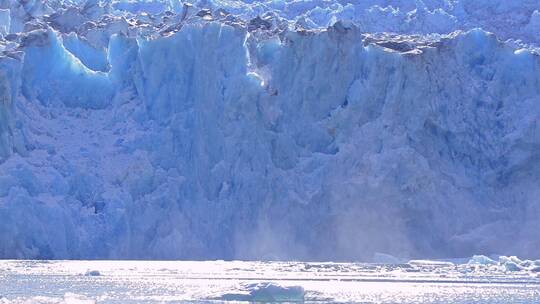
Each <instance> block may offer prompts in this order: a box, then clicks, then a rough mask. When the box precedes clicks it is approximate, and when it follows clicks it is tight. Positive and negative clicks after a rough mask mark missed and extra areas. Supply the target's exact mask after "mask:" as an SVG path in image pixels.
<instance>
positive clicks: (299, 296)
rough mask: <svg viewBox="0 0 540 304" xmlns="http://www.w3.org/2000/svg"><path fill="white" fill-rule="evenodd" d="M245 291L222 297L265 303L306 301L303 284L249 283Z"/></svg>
mask: <svg viewBox="0 0 540 304" xmlns="http://www.w3.org/2000/svg"><path fill="white" fill-rule="evenodd" d="M242 289H243V290H244V291H245V292H244V293H238V294H236V293H230V294H225V295H223V296H222V297H221V298H220V299H222V300H227V301H249V302H264V303H281V302H285V303H291V302H304V296H305V291H304V288H303V287H302V286H284V285H280V284H277V283H273V282H261V283H255V284H247V285H245V286H243V287H242Z"/></svg>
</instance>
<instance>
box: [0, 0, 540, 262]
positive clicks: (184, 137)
mask: <svg viewBox="0 0 540 304" xmlns="http://www.w3.org/2000/svg"><path fill="white" fill-rule="evenodd" d="M402 2H403V5H405V4H406V3H408V2H406V1H402ZM37 3H38V2H36V3H34V6H31V8H32V9H29V8H28V6H30V5H31V4H32V3H31V2H29V3H28V4H26V5H27V7H26V8H21V7H19V6H15V7H14V5H15V4H10V5H11V6H9V5H7V4H4V7H9V8H10V9H11V15H12V19H13V20H15V24H16V23H17V22H18V21H17V20H16V17H13V16H15V14H14V13H13V12H14V11H15V12H16V11H17V10H23V11H25V12H27V13H29V12H31V13H32V14H34V15H35V17H34V19H32V20H31V21H27V22H26V23H25V24H23V25H22V26H21V27H24V28H26V30H25V32H24V33H18V32H20V30H18V29H16V30H12V31H11V32H12V36H6V38H5V39H4V40H3V41H4V42H3V44H2V47H3V48H4V51H3V56H2V57H1V58H0V84H1V86H0V88H1V90H0V91H1V92H2V94H1V96H2V102H1V103H0V161H1V163H0V172H1V175H0V244H1V245H0V257H3V258H130V259H143V258H159V259H178V258H180V259H218V258H221V259H310V260H370V259H371V258H372V257H373V254H374V253H376V252H384V253H389V254H393V255H396V256H400V257H458V256H469V255H472V254H473V253H485V254H492V253H498V254H518V255H523V256H527V257H538V252H539V249H540V239H539V238H538V235H537V231H538V229H539V228H540V220H539V217H538V215H539V214H540V203H539V201H538V197H540V187H538V185H539V182H540V157H539V154H538V151H540V133H539V130H538V129H539V125H538V117H540V107H539V106H538V104H539V102H540V56H539V52H538V50H537V48H536V47H535V46H534V45H535V43H536V41H535V40H534V39H533V40H527V41H526V42H525V43H519V42H516V41H502V40H500V39H499V38H498V37H503V36H504V34H500V33H497V35H498V36H497V35H495V34H491V33H488V32H486V31H484V30H481V29H474V30H468V31H456V32H453V31H452V30H454V28H449V29H450V32H449V33H444V30H442V31H439V30H438V28H436V27H435V29H434V30H433V31H434V32H437V31H438V33H436V34H431V35H418V33H417V32H416V31H414V30H410V29H407V30H404V31H407V32H411V31H412V32H413V33H415V35H403V34H400V33H401V32H400V31H398V30H396V31H394V32H397V33H388V32H384V33H380V32H376V31H375V30H373V31H370V30H367V31H366V30H364V29H363V28H362V25H354V24H352V23H350V22H345V21H341V22H335V23H332V25H330V26H328V25H327V24H323V26H324V28H311V29H310V28H309V27H306V28H299V27H298V26H296V25H294V26H292V25H291V24H289V23H287V22H288V21H283V20H281V19H279V18H285V17H287V16H285V17H283V16H282V17H279V18H278V17H275V18H274V19H260V18H259V19H253V20H254V21H253V20H252V21H251V22H249V23H248V24H246V22H244V21H242V20H243V19H238V18H237V17H233V16H232V15H229V14H227V15H224V16H222V17H220V15H219V13H218V12H216V11H215V9H217V6H216V5H217V4H216V3H215V2H212V3H211V5H210V8H211V10H208V11H205V10H201V11H198V9H196V7H195V8H194V7H193V6H183V7H182V6H179V5H175V6H171V5H172V4H171V3H172V2H170V3H166V2H159V1H155V2H148V3H145V4H141V3H139V4H135V3H134V2H131V3H127V2H125V3H124V2H123V3H120V2H117V3H116V2H115V3H113V4H112V7H110V6H107V5H103V4H101V3H99V2H97V1H88V2H86V4H84V5H83V6H82V9H80V8H77V6H66V5H65V4H64V6H63V7H55V6H54V4H55V2H51V3H50V6H48V7H43V6H39V5H38V4H37ZM261 3H262V2H260V3H259V2H257V3H254V4H253V5H251V6H248V5H247V4H246V7H244V6H241V9H242V11H238V12H235V13H236V14H237V15H239V16H241V17H242V18H248V17H250V15H249V14H251V13H254V12H253V11H251V10H247V9H246V10H244V8H250V9H254V8H256V7H258V6H257V5H262V4H261ZM276 3H277V2H276ZM284 3H286V5H288V6H291V5H294V3H293V2H284ZM434 3H435V2H434ZM177 4H178V3H177ZM301 4H302V5H306V3H305V2H298V3H297V4H296V5H299V7H300V8H304V6H302V5H301ZM372 4H373V6H370V7H368V8H366V9H362V11H364V12H367V11H369V10H377V9H381V6H377V5H375V4H376V3H375V2H374V3H372ZM167 5H168V6H171V7H168V6H167ZM194 5H195V6H197V5H201V4H198V3H195V4H194ZM337 5H343V4H339V3H336V6H337ZM348 5H349V7H350V6H351V5H352V7H353V8H354V9H356V10H358V11H360V10H361V5H356V6H355V5H353V4H348ZM381 5H382V4H381ZM425 5H427V4H425ZM462 5H465V6H467V5H469V6H470V5H473V4H472V3H469V2H463V4H462ZM534 5H535V4H534V2H530V3H529V2H527V1H523V3H522V5H521V6H519V8H521V9H522V11H527V12H530V14H531V20H532V18H533V17H534V14H535V11H534V10H531V8H534ZM222 7H226V8H228V7H227V6H226V5H222ZM166 8H167V9H170V10H171V11H173V12H169V13H167V14H165V13H159V12H160V10H164V9H166ZM212 9H213V10H212ZM321 9H323V8H321V7H319V8H318V9H317V8H312V9H310V10H309V11H310V12H311V14H314V11H320V10H321ZM385 9H386V10H389V9H390V8H388V7H386V8H385ZM392 9H394V8H392ZM424 9H425V10H428V11H429V10H430V9H432V8H427V6H426V8H424ZM119 10H131V11H132V12H131V13H125V12H124V13H122V14H120V13H118V11H119ZM323 10H324V9H323ZM416 10H417V12H418V8H417V7H416ZM140 11H147V12H150V14H141V13H140ZM283 11H284V12H286V11H290V10H283ZM335 11H336V10H331V11H329V13H325V16H326V17H328V16H329V15H332V14H334V13H335ZM338 11H339V10H338ZM51 12H55V13H51ZM107 12H109V13H111V12H112V13H111V14H112V15H105V17H102V15H103V14H106V13H107ZM201 12H202V13H201ZM209 12H211V13H210V14H211V16H212V17H211V18H209V17H208V16H209V15H208V14H209ZM432 12H439V13H440V11H437V10H435V11H432ZM297 13H298V14H300V13H302V15H301V17H303V18H306V16H307V15H309V14H307V13H306V10H305V9H299V12H297ZM504 13H505V12H504V10H503V12H502V13H501V14H502V15H504ZM29 14H30V13H29ZM125 14H127V15H125ZM283 14H285V13H283ZM291 14H292V13H291ZM330 17H332V16H330ZM99 18H101V19H99ZM287 18H289V19H291V18H292V17H291V16H288V17H287ZM295 18H296V17H295ZM456 18H457V17H456ZM212 19H213V20H212ZM310 19H311V18H310ZM342 19H344V18H342ZM74 20H75V21H74ZM81 20H82V21H81ZM85 20H86V21H85ZM267 20H270V21H271V22H270V21H267ZM386 20H391V19H386ZM426 20H427V19H426ZM353 21H354V20H353ZM83 22H86V23H83ZM159 22H163V23H165V24H164V25H163V24H161V23H159ZM281 22H285V25H284V24H283V23H281ZM295 22H296V20H295ZM472 22H473V21H471V23H472ZM486 22H487V21H486ZM274 23H276V24H274ZM297 23H298V22H297ZM373 23H375V21H374V22H373ZM435 23H437V24H441V23H440V22H439V21H437V22H435ZM528 24H529V25H530V24H531V23H528ZM317 25H320V24H317ZM529 25H527V26H529ZM156 27H161V29H156ZM12 28H13V26H12ZM421 28H422V29H423V30H425V31H427V28H432V27H430V26H425V27H421ZM501 28H503V27H501ZM520 29H521V27H520ZM383 31H386V29H385V28H384V27H383ZM531 45H532V46H531Z"/></svg>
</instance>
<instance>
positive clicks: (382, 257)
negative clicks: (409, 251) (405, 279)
mask: <svg viewBox="0 0 540 304" xmlns="http://www.w3.org/2000/svg"><path fill="white" fill-rule="evenodd" d="M373 262H374V263H382V264H401V263H403V262H404V261H403V259H399V258H396V257H395V256H392V255H389V254H386V253H380V252H375V254H374V255H373Z"/></svg>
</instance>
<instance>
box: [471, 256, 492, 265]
mask: <svg viewBox="0 0 540 304" xmlns="http://www.w3.org/2000/svg"><path fill="white" fill-rule="evenodd" d="M468 264H473V265H496V264H497V262H495V261H494V260H492V259H490V258H489V257H487V256H485V255H475V256H473V257H472V258H471V259H470V260H469V262H468Z"/></svg>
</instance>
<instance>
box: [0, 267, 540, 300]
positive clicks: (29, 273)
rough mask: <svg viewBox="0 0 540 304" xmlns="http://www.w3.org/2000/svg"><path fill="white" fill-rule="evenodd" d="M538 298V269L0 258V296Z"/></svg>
mask: <svg viewBox="0 0 540 304" xmlns="http://www.w3.org/2000/svg"><path fill="white" fill-rule="evenodd" d="M229 301H233V302H249V301H258V302H306V303H311V302H344V303H489V304H496V303H540V274H539V273H538V272H534V271H527V270H517V271H508V269H505V268H501V267H498V266H496V265H491V266H490V265H467V264H464V265H455V264H452V263H435V262H423V261H418V262H409V263H407V264H396V265H383V264H354V263H352V264H351V263H302V262H240V261H232V262H224V261H210V262H176V261H166V262H163V261H161V262H156V261H0V303H2V304H4V303H163V302H190V303H201V302H202V303H219V302H229Z"/></svg>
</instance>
